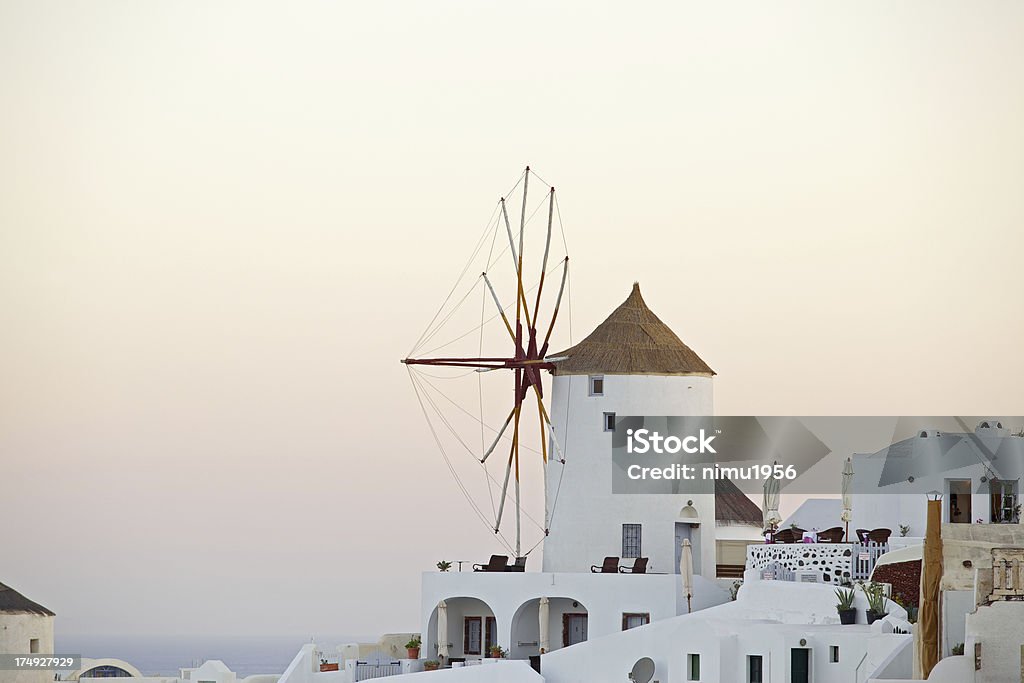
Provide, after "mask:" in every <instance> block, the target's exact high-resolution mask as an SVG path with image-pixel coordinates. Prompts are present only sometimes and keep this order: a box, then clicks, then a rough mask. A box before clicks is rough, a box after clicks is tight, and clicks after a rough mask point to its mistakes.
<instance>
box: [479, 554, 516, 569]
mask: <svg viewBox="0 0 1024 683" xmlns="http://www.w3.org/2000/svg"><path fill="white" fill-rule="evenodd" d="M507 567H508V555H491V561H490V562H488V563H487V564H474V565H473V571H475V572H503V571H505V569H506V568H507Z"/></svg>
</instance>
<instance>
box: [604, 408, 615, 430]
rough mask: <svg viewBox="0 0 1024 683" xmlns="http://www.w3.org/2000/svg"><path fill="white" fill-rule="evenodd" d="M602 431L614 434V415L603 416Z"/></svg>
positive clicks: (606, 414)
mask: <svg viewBox="0 0 1024 683" xmlns="http://www.w3.org/2000/svg"><path fill="white" fill-rule="evenodd" d="M604 431H606V432H614V431H615V413H605V414H604Z"/></svg>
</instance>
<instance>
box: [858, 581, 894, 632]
mask: <svg viewBox="0 0 1024 683" xmlns="http://www.w3.org/2000/svg"><path fill="white" fill-rule="evenodd" d="M863 588H864V595H865V596H866V597H867V599H868V611H867V617H868V623H869V624H873V623H875V622H876V621H877V620H879V619H881V618H882V617H884V616H885V615H886V614H888V612H886V611H885V593H884V592H882V591H883V589H882V584H880V583H865V584H864V585H863Z"/></svg>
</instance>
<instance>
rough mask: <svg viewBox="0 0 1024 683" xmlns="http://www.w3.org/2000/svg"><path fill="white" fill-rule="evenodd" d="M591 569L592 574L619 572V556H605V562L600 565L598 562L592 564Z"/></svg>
mask: <svg viewBox="0 0 1024 683" xmlns="http://www.w3.org/2000/svg"><path fill="white" fill-rule="evenodd" d="M590 571H591V573H592V574H618V573H619V558H617V557H611V556H609V557H606V558H604V564H602V565H601V566H600V567H598V566H597V565H596V564H592V565H590Z"/></svg>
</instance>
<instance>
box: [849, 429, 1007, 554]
mask: <svg viewBox="0 0 1024 683" xmlns="http://www.w3.org/2000/svg"><path fill="white" fill-rule="evenodd" d="M1022 463H1024V437H1021V436H1020V435H1017V434H1014V433H1012V432H1011V431H1010V430H1009V429H1007V428H1006V426H1005V425H1004V424H1003V423H1002V421H1000V420H999V419H991V420H982V421H980V422H979V423H978V424H977V426H976V427H975V429H974V431H973V432H943V431H940V430H934V429H922V430H920V431H919V432H918V433H917V434H916V435H915V436H913V437H911V438H908V439H903V440H902V441H899V442H897V443H895V444H892V445H891V446H889V447H888V448H885V449H883V450H881V451H878V452H877V453H871V454H856V455H854V456H853V469H854V473H855V474H854V480H855V482H856V483H855V490H856V491H861V492H862V493H855V494H854V505H853V519H852V521H851V524H850V528H851V529H855V528H862V529H873V528H882V527H884V528H890V529H892V530H893V531H894V532H895V531H897V529H898V528H899V525H901V524H902V525H905V526H907V527H909V531H908V536H909V537H916V538H920V537H922V536H924V528H925V511H926V506H925V500H926V497H925V492H928V491H936V492H938V493H940V494H941V495H942V500H943V507H942V521H943V522H944V523H946V522H948V523H952V524H972V523H977V522H980V523H983V524H1007V523H1017V522H1018V521H1019V520H1020V507H1019V503H1020V478H1021V476H1022V475H1024V472H1021V471H1020V470H1021V464H1022ZM873 490H879V491H883V492H881V493H877V494H876V493H863V491H873Z"/></svg>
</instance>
